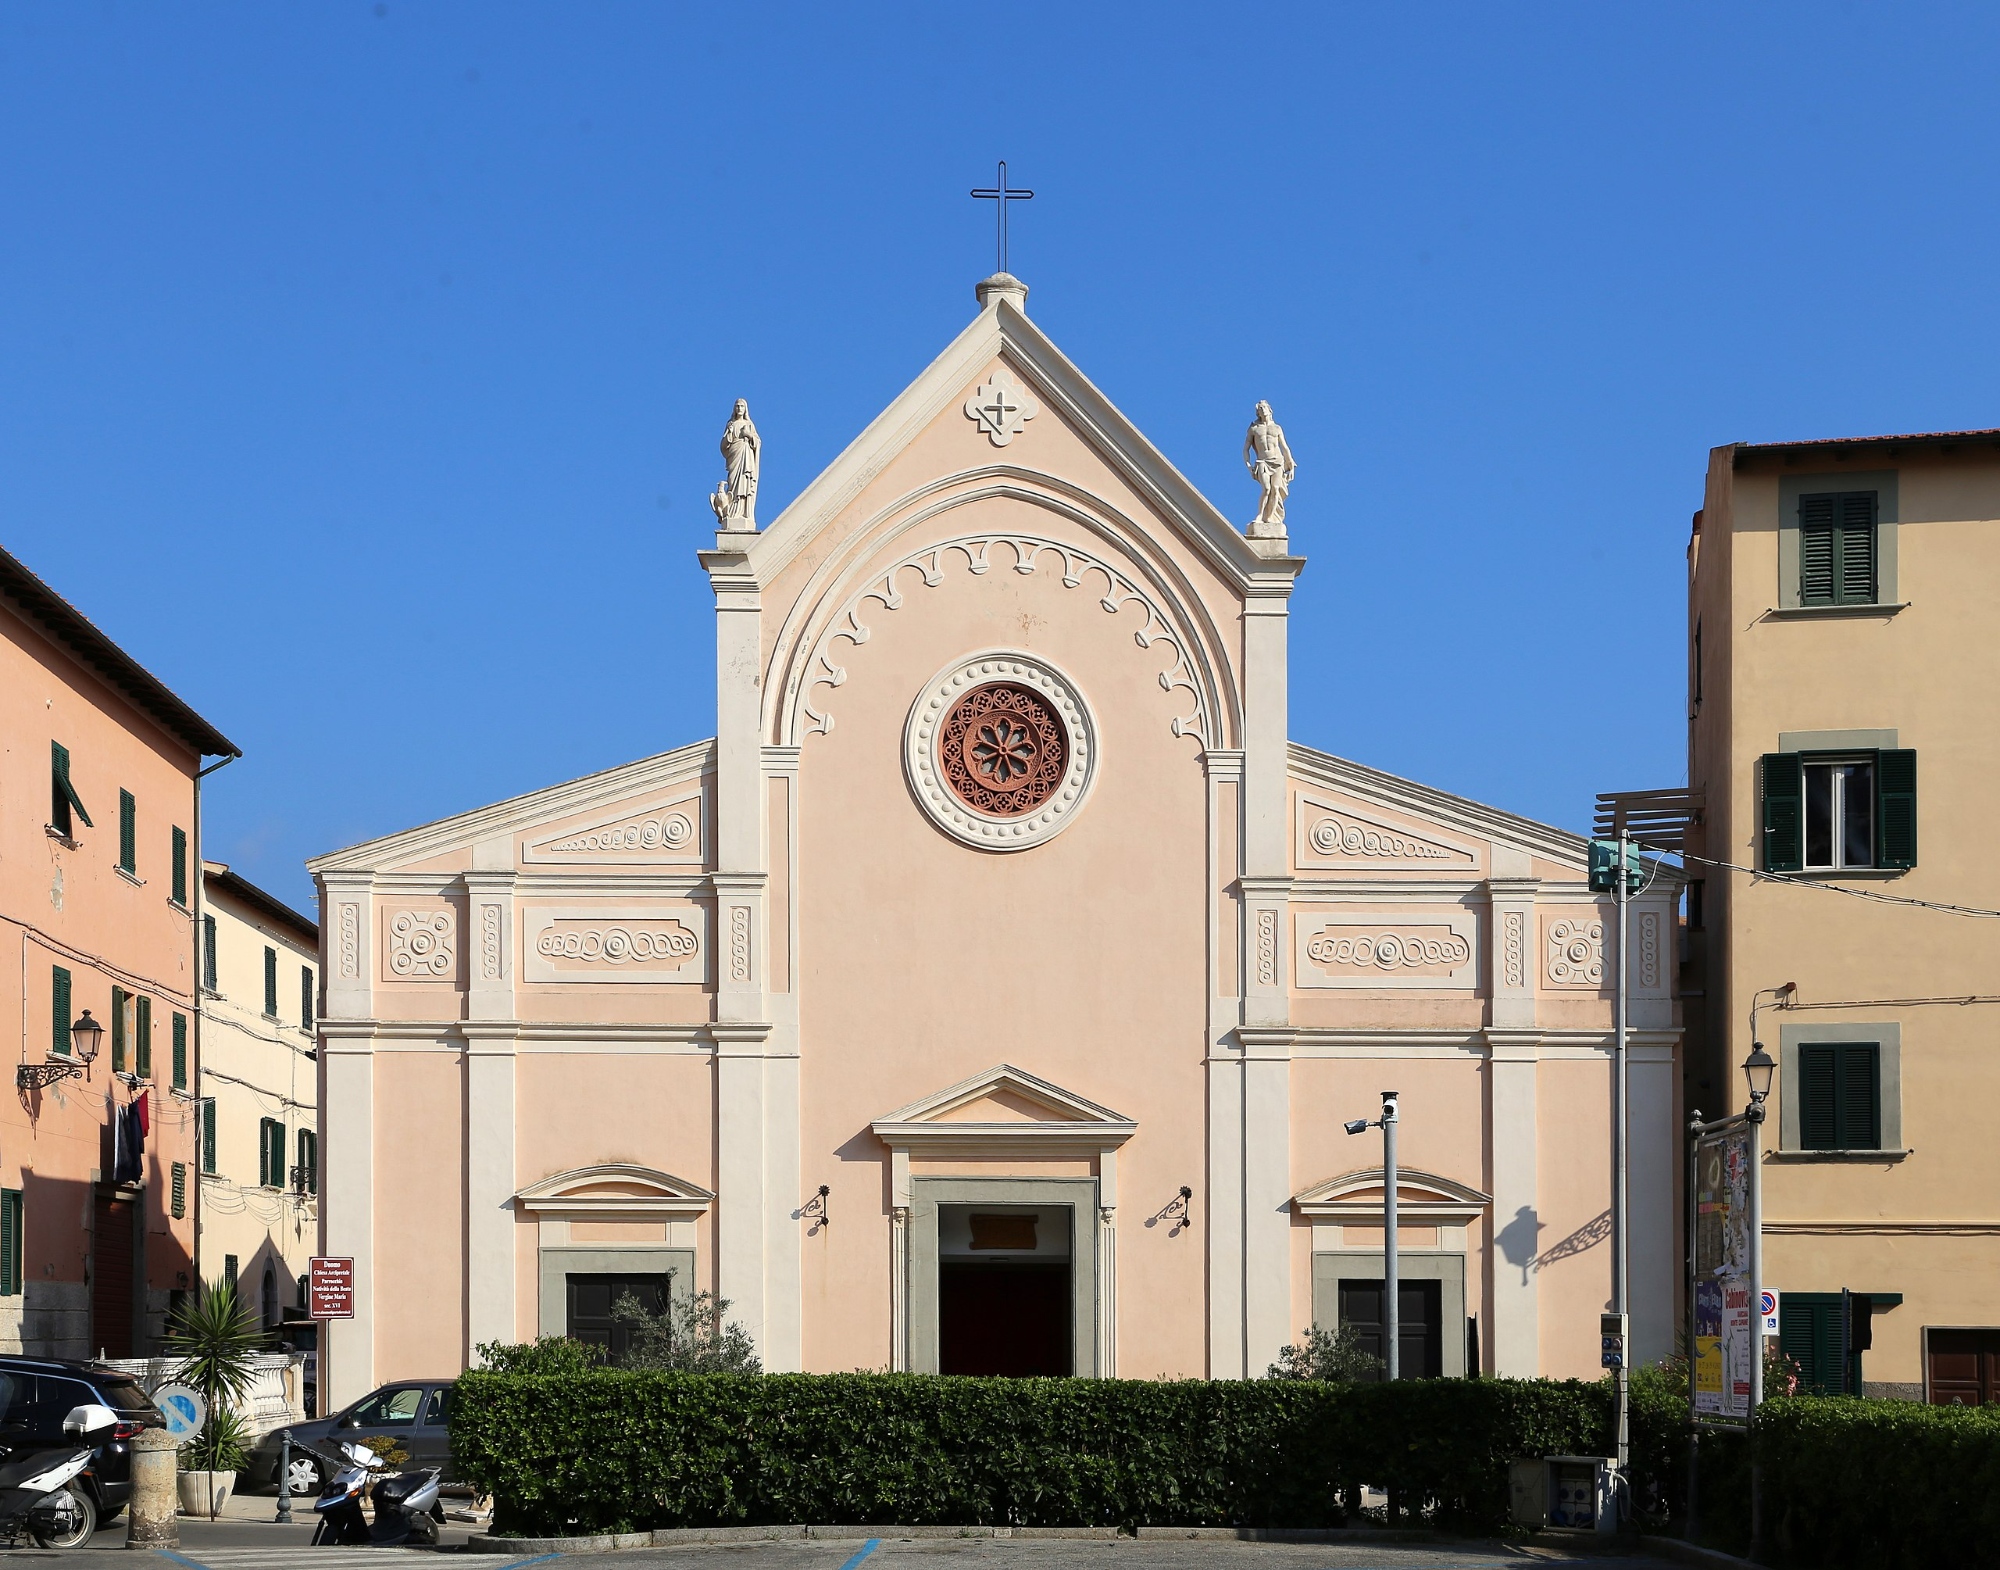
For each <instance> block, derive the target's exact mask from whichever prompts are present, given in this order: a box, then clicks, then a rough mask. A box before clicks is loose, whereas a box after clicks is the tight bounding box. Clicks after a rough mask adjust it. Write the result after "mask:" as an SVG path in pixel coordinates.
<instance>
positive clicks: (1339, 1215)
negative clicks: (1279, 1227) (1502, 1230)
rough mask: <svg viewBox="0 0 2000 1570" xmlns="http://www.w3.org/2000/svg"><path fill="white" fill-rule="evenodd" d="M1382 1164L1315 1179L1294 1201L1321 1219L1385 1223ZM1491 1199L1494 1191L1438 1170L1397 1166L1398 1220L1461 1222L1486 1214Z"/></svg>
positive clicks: (1433, 1223)
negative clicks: (1483, 1190) (1485, 1191)
mask: <svg viewBox="0 0 2000 1570" xmlns="http://www.w3.org/2000/svg"><path fill="white" fill-rule="evenodd" d="M1384 1178H1385V1173H1384V1171H1383V1169H1382V1168H1381V1167H1362V1168H1360V1169H1359V1170H1358V1171H1354V1172H1344V1173H1342V1174H1341V1175H1340V1176H1339V1177H1336V1178H1328V1179H1327V1180H1326V1181H1325V1182H1324V1183H1316V1184H1314V1185H1313V1186H1312V1187H1311V1188H1309V1189H1306V1190H1305V1191H1304V1192H1302V1193H1299V1194H1294V1195H1293V1196H1292V1205H1293V1208H1295V1209H1296V1210H1297V1211H1298V1213H1299V1214H1300V1215H1302V1216H1311V1217H1313V1218H1314V1219H1315V1220H1318V1221H1337V1222H1340V1223H1342V1224H1344V1225H1347V1226H1356V1227H1379V1226H1380V1225H1382V1204H1383V1199H1384V1197H1385V1196H1384V1194H1383V1187H1382V1186H1383V1182H1384ZM1492 1204H1493V1196H1492V1195H1491V1194H1487V1193H1482V1192H1481V1191H1480V1190H1478V1189H1476V1188H1472V1187H1469V1186H1467V1185H1466V1184H1464V1183H1457V1182H1454V1181H1452V1179H1450V1178H1447V1177H1439V1176H1438V1175H1437V1174H1436V1173H1435V1172H1423V1171H1419V1170H1418V1169H1417V1168H1415V1167H1398V1168H1397V1169H1396V1223H1397V1225H1398V1226H1407V1227H1462V1226H1466V1225H1468V1224H1470V1223H1471V1222H1473V1221H1476V1220H1478V1219H1479V1218H1480V1217H1481V1216H1484V1215H1485V1214H1486V1213H1487V1211H1488V1210H1489V1209H1490V1208H1491V1206H1492Z"/></svg>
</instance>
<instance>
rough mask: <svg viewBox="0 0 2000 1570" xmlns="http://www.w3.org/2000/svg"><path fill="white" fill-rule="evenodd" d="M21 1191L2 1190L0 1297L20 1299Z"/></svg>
mask: <svg viewBox="0 0 2000 1570" xmlns="http://www.w3.org/2000/svg"><path fill="white" fill-rule="evenodd" d="M23 1219H24V1217H23V1215H22V1207H21V1191H20V1190H19V1189H18V1188H0V1297H19V1296H20V1295H21V1277H22V1273H23V1272H22V1269H21V1262H22V1246H21V1233H22V1230H23V1229H22V1221H23Z"/></svg>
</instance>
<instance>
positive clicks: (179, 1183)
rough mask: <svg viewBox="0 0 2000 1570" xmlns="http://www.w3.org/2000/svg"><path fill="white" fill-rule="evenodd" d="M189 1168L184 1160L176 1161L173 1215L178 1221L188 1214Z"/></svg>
mask: <svg viewBox="0 0 2000 1570" xmlns="http://www.w3.org/2000/svg"><path fill="white" fill-rule="evenodd" d="M187 1205H188V1169H187V1163H186V1162H184V1161H176V1162H175V1163H174V1192H173V1201H172V1206H173V1216H174V1219H175V1220H176V1221H178V1220H180V1219H181V1217H183V1216H185V1215H186V1214H187Z"/></svg>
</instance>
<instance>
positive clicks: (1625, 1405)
mask: <svg viewBox="0 0 2000 1570" xmlns="http://www.w3.org/2000/svg"><path fill="white" fill-rule="evenodd" d="M1631 854H1632V841H1631V840H1630V838H1628V837H1627V835H1626V833H1625V831H1624V829H1623V828H1620V829H1619V831H1618V883H1617V894H1618V1003H1617V1010H1618V1028H1617V1044H1616V1047H1615V1048H1614V1050H1613V1052H1612V1056H1611V1087H1612V1091H1611V1100H1612V1121H1611V1154H1612V1170H1611V1311H1612V1312H1613V1313H1615V1314H1628V1315H1629V1314H1630V1313H1631V1311H1632V1303H1631V1287H1632V1268H1631V1260H1630V1257H1629V1256H1630V1252H1631V1251H1630V1249H1629V1248H1628V1247H1627V1241H1628V1239H1629V1238H1630V1236H1631V1234H1630V1232H1629V1231H1628V1226H1629V1223H1630V1217H1629V1215H1628V1214H1627V1204H1626V1182H1625V1161H1626V1153H1625V1146H1626V1139H1625V1126H1626V1125H1625V1036H1626V1007H1625V986H1626V980H1627V967H1626V964H1625V932H1626V915H1625V912H1626V906H1627V903H1628V902H1629V900H1630V899H1631V894H1632V888H1631V884H1630V882H1629V881H1628V879H1627V877H1626V863H1627V859H1628V858H1629V857H1630V856H1631ZM1625 1334H1626V1345H1627V1347H1628V1355H1627V1356H1626V1357H1624V1358H1621V1359H1620V1360H1619V1364H1618V1367H1617V1368H1616V1369H1615V1370H1614V1371H1613V1381H1614V1389H1615V1392H1616V1396H1615V1405H1616V1415H1617V1420H1618V1444H1617V1449H1618V1457H1617V1459H1618V1475H1619V1476H1620V1477H1621V1478H1622V1477H1624V1476H1625V1474H1626V1472H1627V1470H1628V1469H1629V1468H1630V1466H1631V1462H1632V1410H1631V1385H1630V1377H1631V1376H1630V1372H1629V1369H1628V1366H1627V1365H1629V1364H1630V1363H1631V1361H1632V1359H1631V1357H1630V1356H1629V1347H1630V1345H1631V1339H1632V1331H1631V1321H1630V1320H1629V1319H1628V1320H1627V1321H1626V1330H1625ZM1689 1350H1690V1352H1692V1350H1693V1348H1692V1347H1690V1348H1689Z"/></svg>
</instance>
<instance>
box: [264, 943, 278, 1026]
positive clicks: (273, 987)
mask: <svg viewBox="0 0 2000 1570" xmlns="http://www.w3.org/2000/svg"><path fill="white" fill-rule="evenodd" d="M264 1012H265V1013H266V1014H269V1015H270V1016H271V1017H272V1018H273V1019H276V1018H277V1017H278V951H277V950H276V949H266V950H264Z"/></svg>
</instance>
